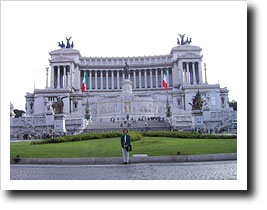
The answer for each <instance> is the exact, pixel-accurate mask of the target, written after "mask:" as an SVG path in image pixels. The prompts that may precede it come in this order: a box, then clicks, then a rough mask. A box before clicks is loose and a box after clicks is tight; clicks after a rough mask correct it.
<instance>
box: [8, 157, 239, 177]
mask: <svg viewBox="0 0 267 210" xmlns="http://www.w3.org/2000/svg"><path fill="white" fill-rule="evenodd" d="M10 179H11V180H236V179H237V161H212V162H186V163H140V164H129V165H122V164H120V165H114V164H108V165H75V166H74V165H11V167H10Z"/></svg>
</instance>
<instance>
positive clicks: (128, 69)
mask: <svg viewBox="0 0 267 210" xmlns="http://www.w3.org/2000/svg"><path fill="white" fill-rule="evenodd" d="M123 69H124V75H125V79H129V74H130V68H129V66H128V64H127V62H126V63H125V66H124V67H123Z"/></svg>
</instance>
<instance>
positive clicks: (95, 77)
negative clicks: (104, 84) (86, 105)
mask: <svg viewBox="0 0 267 210" xmlns="http://www.w3.org/2000/svg"><path fill="white" fill-rule="evenodd" d="M95 90H97V71H96V70H95Z"/></svg>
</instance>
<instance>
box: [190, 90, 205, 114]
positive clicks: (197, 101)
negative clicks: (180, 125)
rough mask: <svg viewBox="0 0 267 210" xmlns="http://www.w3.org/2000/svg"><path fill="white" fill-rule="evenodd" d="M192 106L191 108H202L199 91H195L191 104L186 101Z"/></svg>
mask: <svg viewBox="0 0 267 210" xmlns="http://www.w3.org/2000/svg"><path fill="white" fill-rule="evenodd" d="M188 104H190V105H191V106H192V110H202V106H203V100H202V99H201V96H200V93H199V91H198V92H197V94H196V96H195V98H194V99H193V104H191V103H188Z"/></svg>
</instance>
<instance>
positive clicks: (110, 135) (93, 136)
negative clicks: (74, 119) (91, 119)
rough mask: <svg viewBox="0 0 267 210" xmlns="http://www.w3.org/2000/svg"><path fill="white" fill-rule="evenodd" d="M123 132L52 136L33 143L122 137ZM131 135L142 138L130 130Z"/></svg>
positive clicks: (133, 138)
mask: <svg viewBox="0 0 267 210" xmlns="http://www.w3.org/2000/svg"><path fill="white" fill-rule="evenodd" d="M121 135H123V133H121V132H106V133H88V134H79V135H73V136H64V137H59V138H50V139H46V140H44V141H34V142H32V143H31V144H32V145H35V144H53V143H62V142H71V141H84V140H92V139H106V138H114V137H121ZM129 135H131V140H132V141H137V140H140V139H141V138H142V134H141V133H138V132H133V131H131V132H129Z"/></svg>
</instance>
